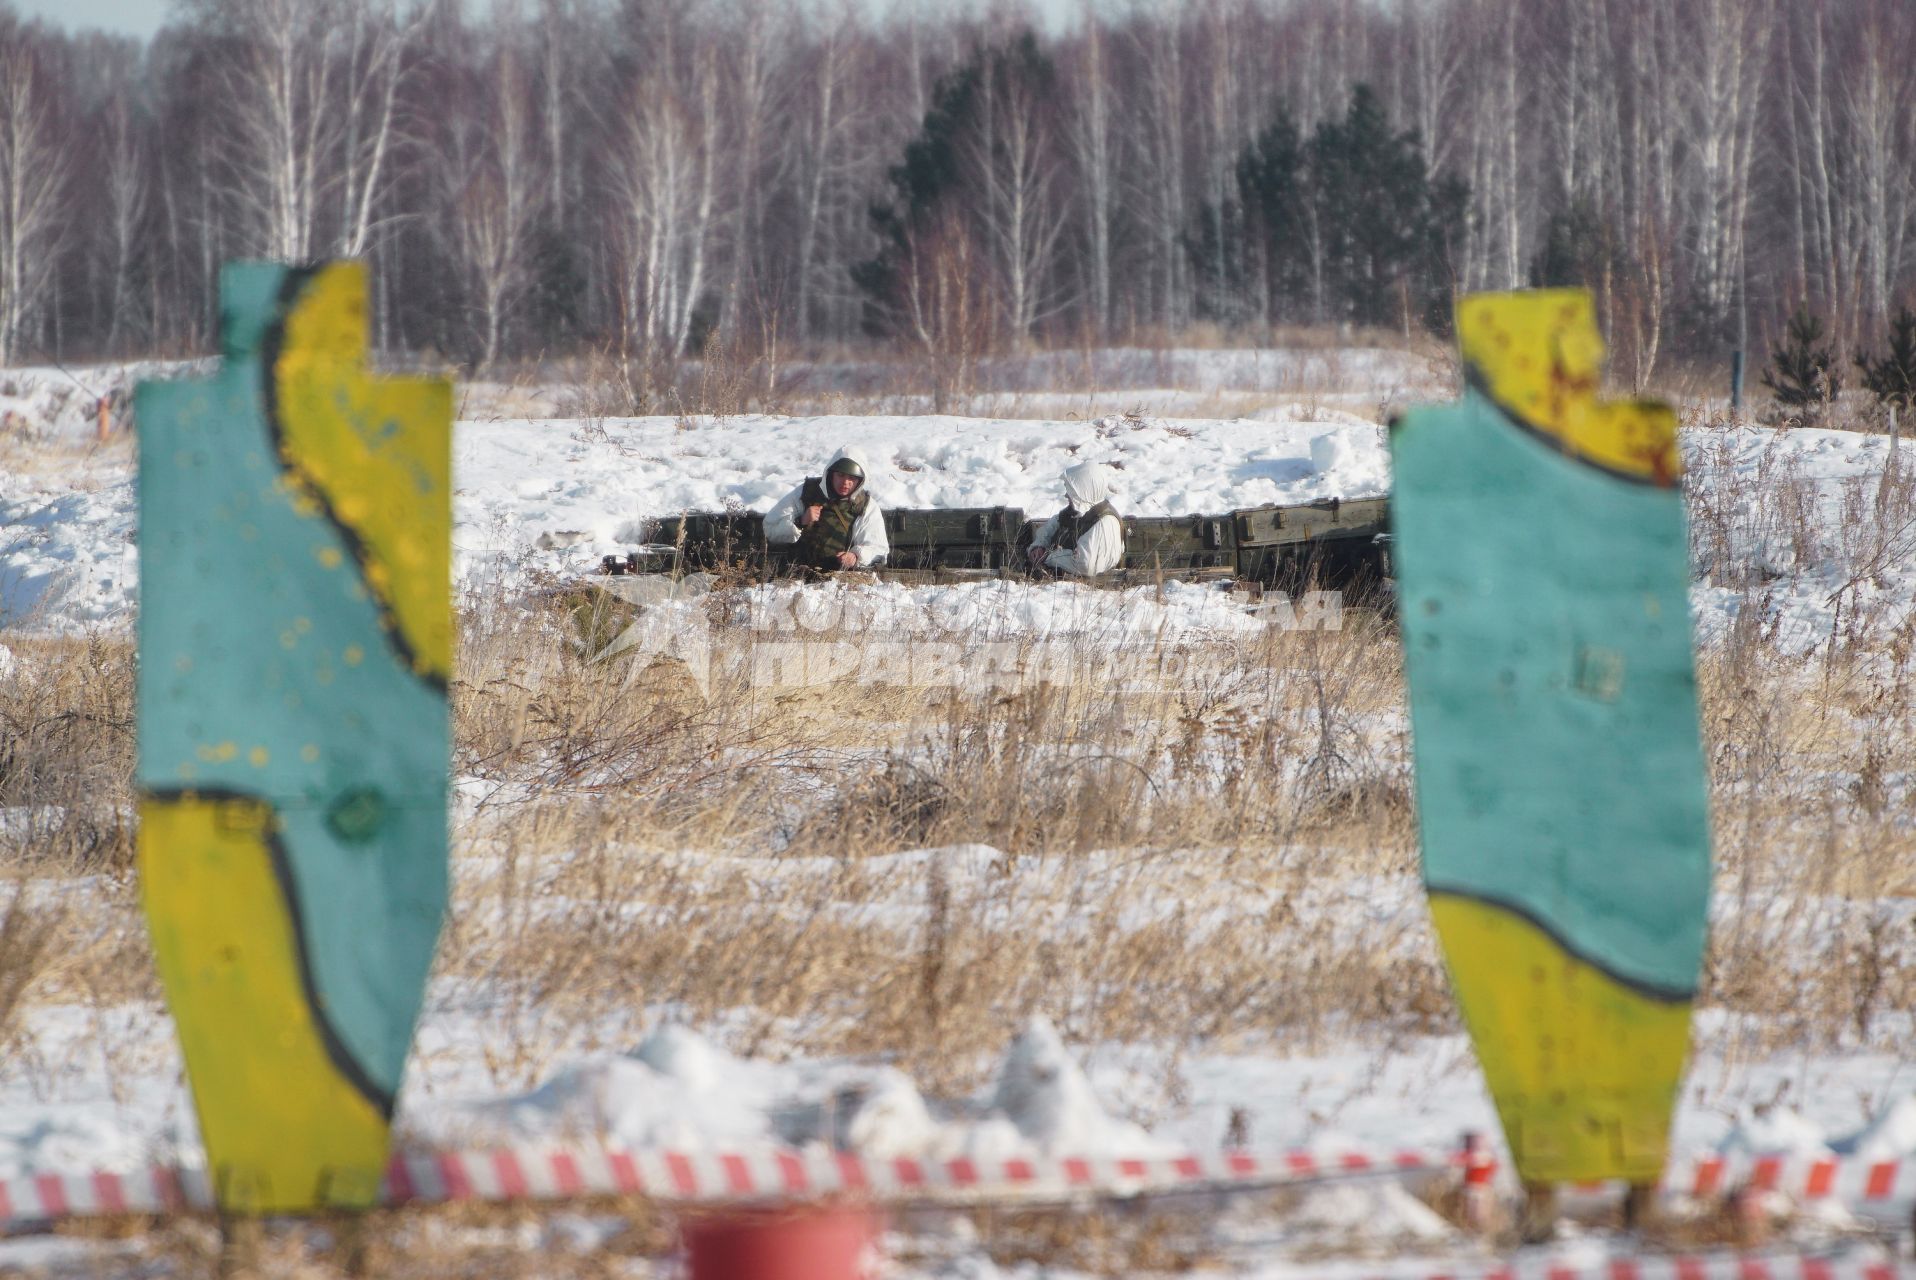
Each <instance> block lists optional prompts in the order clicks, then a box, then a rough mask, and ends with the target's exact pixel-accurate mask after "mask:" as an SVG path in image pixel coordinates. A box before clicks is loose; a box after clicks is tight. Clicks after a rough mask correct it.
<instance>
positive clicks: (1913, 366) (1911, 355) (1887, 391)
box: [1856, 307, 1916, 413]
mask: <svg viewBox="0 0 1916 1280" xmlns="http://www.w3.org/2000/svg"><path fill="white" fill-rule="evenodd" d="M1856 367H1857V368H1858V369H1861V370H1862V371H1863V386H1864V387H1865V388H1866V389H1867V390H1868V391H1869V393H1870V394H1871V395H1873V396H1875V397H1876V403H1878V404H1880V405H1883V406H1885V407H1888V406H1892V405H1893V406H1895V407H1896V408H1898V409H1900V410H1902V411H1903V412H1904V413H1907V412H1909V407H1910V405H1912V404H1916V312H1912V311H1910V309H1909V308H1908V307H1904V308H1903V309H1902V310H1900V311H1898V312H1897V313H1896V318H1895V319H1894V320H1892V321H1890V324H1889V350H1888V352H1886V353H1885V354H1884V355H1883V357H1882V359H1880V360H1871V359H1870V358H1869V357H1868V356H1866V355H1861V356H1857V357H1856Z"/></svg>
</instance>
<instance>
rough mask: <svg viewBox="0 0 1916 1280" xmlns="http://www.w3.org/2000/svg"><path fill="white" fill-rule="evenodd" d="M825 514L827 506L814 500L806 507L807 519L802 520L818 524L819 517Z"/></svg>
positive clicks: (805, 522)
mask: <svg viewBox="0 0 1916 1280" xmlns="http://www.w3.org/2000/svg"><path fill="white" fill-rule="evenodd" d="M824 514H825V508H823V507H821V506H819V505H818V504H817V503H816V502H814V503H813V504H812V505H811V506H809V507H806V508H805V519H804V520H803V521H801V523H803V524H816V523H818V518H819V517H820V516H822V515H824Z"/></svg>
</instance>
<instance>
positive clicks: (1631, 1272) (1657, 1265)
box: [1346, 1250, 1911, 1280]
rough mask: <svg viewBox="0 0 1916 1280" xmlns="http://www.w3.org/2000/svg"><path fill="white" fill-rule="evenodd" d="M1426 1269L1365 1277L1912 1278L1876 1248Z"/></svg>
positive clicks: (1538, 1261) (1499, 1279)
mask: <svg viewBox="0 0 1916 1280" xmlns="http://www.w3.org/2000/svg"><path fill="white" fill-rule="evenodd" d="M1430 1266H1431V1264H1430V1263H1428V1262H1425V1263H1412V1264H1409V1265H1408V1266H1406V1267H1405V1268H1403V1269H1390V1270H1379V1271H1377V1272H1374V1273H1368V1274H1370V1275H1371V1276H1372V1278H1373V1280H1898V1278H1899V1277H1906V1276H1908V1275H1910V1274H1911V1272H1910V1271H1909V1270H1903V1269H1899V1264H1898V1263H1897V1262H1896V1261H1895V1260H1893V1259H1892V1258H1890V1257H1889V1256H1888V1255H1887V1254H1885V1253H1883V1252H1881V1251H1877V1250H1871V1251H1868V1252H1852V1253H1843V1254H1810V1253H1783V1252H1777V1253H1676V1254H1640V1255H1631V1256H1628V1257H1610V1258H1603V1259H1599V1260H1590V1261H1586V1260H1583V1259H1570V1258H1564V1257H1552V1256H1549V1255H1544V1256H1540V1257H1537V1258H1525V1259H1520V1260H1518V1261H1515V1262H1503V1263H1492V1264H1489V1265H1487V1266H1484V1267H1471V1266H1465V1267H1462V1268H1457V1269H1449V1268H1446V1269H1444V1270H1431V1269H1430ZM1346 1269H1348V1268H1346Z"/></svg>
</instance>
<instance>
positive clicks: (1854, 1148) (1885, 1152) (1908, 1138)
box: [1833, 1093, 1916, 1162]
mask: <svg viewBox="0 0 1916 1280" xmlns="http://www.w3.org/2000/svg"><path fill="white" fill-rule="evenodd" d="M1833 1145H1834V1146H1835V1147H1836V1149H1837V1150H1838V1151H1840V1152H1841V1153H1842V1154H1844V1155H1846V1156H1849V1157H1851V1158H1852V1159H1856V1160H1864V1161H1870V1162H1875V1161H1880V1160H1907V1159H1909V1158H1911V1157H1913V1156H1916V1093H1906V1094H1904V1095H1903V1096H1902V1097H1900V1098H1898V1099H1897V1100H1896V1101H1895V1102H1894V1103H1893V1104H1892V1105H1890V1106H1889V1107H1888V1108H1886V1109H1885V1110H1884V1111H1883V1113H1882V1114H1881V1115H1879V1116H1877V1117H1875V1118H1874V1119H1872V1120H1871V1121H1870V1122H1869V1123H1868V1124H1867V1125H1865V1126H1864V1127H1863V1128H1862V1129H1861V1130H1859V1131H1858V1132H1857V1133H1855V1134H1853V1135H1852V1136H1850V1137H1849V1138H1847V1139H1845V1140H1843V1141H1842V1142H1839V1143H1835V1144H1833Z"/></svg>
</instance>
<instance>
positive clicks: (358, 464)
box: [272, 262, 452, 680]
mask: <svg viewBox="0 0 1916 1280" xmlns="http://www.w3.org/2000/svg"><path fill="white" fill-rule="evenodd" d="M366 339H367V323H366V271H365V267H364V266H363V265H362V264H360V263H357V262H336V263H331V264H329V265H327V266H325V267H322V268H321V269H320V270H318V271H317V272H315V273H314V274H313V276H312V277H311V278H309V279H308V280H307V282H306V285H305V287H304V288H303V289H302V290H301V292H300V294H299V297H298V299H297V300H296V301H295V302H294V304H293V306H292V310H291V314H289V315H288V316H287V317H286V321H285V329H284V336H283V339H282V341H281V344H280V351H279V358H278V361H277V362H276V364H275V367H274V369H273V374H272V376H273V377H274V379H275V386H276V388H277V400H278V408H279V423H278V426H279V431H280V441H281V447H282V450H283V452H284V457H285V461H286V464H287V465H288V467H290V468H291V469H292V470H293V471H294V473H295V474H296V475H297V476H300V477H302V478H304V479H305V480H306V481H308V482H309V483H311V484H312V485H314V486H315V487H317V488H318V489H319V491H320V493H321V494H322V495H323V496H324V497H325V499H326V505H327V507H328V508H330V510H331V511H332V513H333V515H334V516H335V517H337V518H338V520H339V521H340V523H342V524H344V525H345V526H346V527H347V528H349V529H350V530H352V532H353V534H354V535H355V536H356V537H357V538H358V539H359V541H360V543H361V545H362V546H363V547H364V548H365V550H366V552H367V554H368V558H369V561H370V563H368V564H367V566H366V568H365V575H366V585H367V586H368V588H369V589H371V591H372V592H373V594H374V596H375V598H376V599H378V600H379V602H380V604H381V605H382V606H383V607H384V608H385V609H386V611H387V612H388V614H389V615H390V616H391V618H392V619H393V621H394V623H395V625H396V626H397V627H398V628H399V631H400V634H401V635H402V636H403V638H404V639H405V642H406V646H407V648H408V649H409V650H410V651H411V652H412V654H413V656H414V660H415V662H416V664H417V667H418V670H419V671H420V673H421V674H424V675H431V676H435V677H437V678H439V679H441V680H444V679H447V678H449V676H450V675H451V671H452V603H451V581H452V577H451V573H452V569H451V565H452V561H451V555H452V551H451V546H452V543H451V537H450V528H451V518H452V517H451V512H452V507H451V501H452V500H451V479H452V477H451V469H452V461H451V460H452V450H451V443H450V441H451V437H450V435H449V432H450V426H449V424H450V423H451V421H452V386H451V384H450V383H448V382H446V381H444V380H443V379H421V378H384V377H381V378H374V377H370V376H368V375H367V373H366V372H365V368H364V365H363V359H364V352H365V349H366ZM342 571H344V572H351V567H350V566H342Z"/></svg>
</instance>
